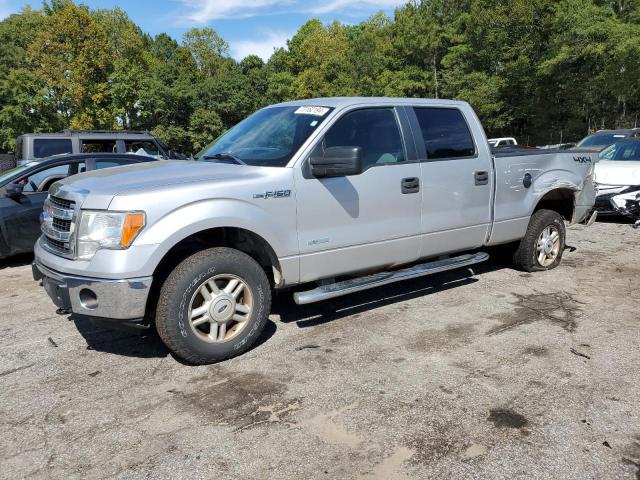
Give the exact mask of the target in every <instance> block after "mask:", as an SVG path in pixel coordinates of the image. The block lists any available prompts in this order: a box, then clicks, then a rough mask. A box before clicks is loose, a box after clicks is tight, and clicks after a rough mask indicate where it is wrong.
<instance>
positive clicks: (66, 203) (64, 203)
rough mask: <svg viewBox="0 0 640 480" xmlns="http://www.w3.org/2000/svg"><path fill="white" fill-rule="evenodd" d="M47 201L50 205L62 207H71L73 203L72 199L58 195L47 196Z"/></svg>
mask: <svg viewBox="0 0 640 480" xmlns="http://www.w3.org/2000/svg"><path fill="white" fill-rule="evenodd" d="M49 202H51V205H52V206H54V207H58V208H64V209H73V204H74V203H75V202H74V201H73V200H67V199H65V198H58V197H49Z"/></svg>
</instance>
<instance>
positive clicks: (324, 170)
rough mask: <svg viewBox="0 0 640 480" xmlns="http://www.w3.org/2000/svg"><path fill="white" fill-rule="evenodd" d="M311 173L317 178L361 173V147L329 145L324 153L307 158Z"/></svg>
mask: <svg viewBox="0 0 640 480" xmlns="http://www.w3.org/2000/svg"><path fill="white" fill-rule="evenodd" d="M309 163H310V165H311V174H312V175H313V176H314V177H317V178H324V177H344V176H346V175H359V174H360V173H362V148H361V147H329V148H327V149H325V151H324V155H322V156H312V157H311V158H310V159H309Z"/></svg>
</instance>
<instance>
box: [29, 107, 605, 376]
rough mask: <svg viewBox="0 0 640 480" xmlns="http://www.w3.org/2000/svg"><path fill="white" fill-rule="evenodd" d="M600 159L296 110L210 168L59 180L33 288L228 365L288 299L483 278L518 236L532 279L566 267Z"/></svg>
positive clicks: (257, 129) (429, 118) (408, 118)
mask: <svg viewBox="0 0 640 480" xmlns="http://www.w3.org/2000/svg"><path fill="white" fill-rule="evenodd" d="M595 157H596V154H594V153H589V152H583V151H562V152H553V151H548V150H547V151H544V152H542V151H535V150H523V151H522V152H518V151H517V150H516V151H514V150H509V151H506V152H504V153H500V152H496V153H495V154H492V153H491V150H490V147H489V144H488V142H487V138H486V136H485V133H484V131H483V128H482V125H481V124H480V121H479V120H478V118H477V117H476V115H475V113H474V112H473V110H472V109H471V107H470V106H469V105H468V104H467V103H464V102H458V101H447V100H421V99H395V98H323V99H313V100H304V101H295V102H289V103H282V104H278V105H273V106H270V107H266V108H263V109H262V110H259V111H258V112H256V113H254V114H253V115H251V116H249V117H248V118H247V119H245V120H244V121H242V122H241V123H239V124H238V125H237V126H235V127H234V128H232V129H230V130H229V131H228V132H227V133H225V134H224V135H222V136H221V137H220V138H218V139H217V140H216V141H214V142H213V143H212V144H211V145H210V146H209V147H207V148H206V149H205V150H204V151H203V152H202V153H201V154H200V155H199V157H198V160H197V161H186V162H185V161H166V162H157V163H151V164H147V165H136V166H127V167H122V168H116V169H108V170H101V171H96V172H89V173H85V174H81V175H78V176H75V177H72V178H69V179H65V180H62V181H60V182H58V183H56V184H54V186H53V187H52V190H51V191H50V196H49V198H48V200H47V202H46V204H45V208H44V212H43V217H42V232H43V235H42V236H41V237H40V239H39V240H38V242H37V244H36V246H35V262H34V266H33V270H34V277H35V278H36V279H42V281H43V285H44V287H45V289H46V291H47V293H48V294H49V296H50V297H51V298H52V299H53V301H54V302H55V303H56V305H57V306H58V307H60V308H62V309H64V310H68V311H70V312H72V313H73V314H74V315H78V316H88V317H92V318H94V319H100V320H105V319H110V320H111V321H114V322H123V323H136V322H137V323H138V324H142V325H150V324H153V323H155V327H156V329H157V331H158V333H159V335H160V337H161V338H162V339H163V341H164V342H165V343H166V345H167V346H168V347H169V348H170V349H171V350H173V351H174V352H175V353H176V354H177V355H179V356H180V357H183V358H184V359H186V360H188V361H190V362H192V363H207V362H213V361H217V360H221V359H225V358H229V357H231V356H234V355H237V354H240V353H242V352H244V351H246V350H247V349H248V348H250V346H251V345H252V344H253V343H254V342H255V340H256V339H257V338H258V336H259V335H260V332H261V331H262V329H263V327H264V325H265V322H266V321H267V317H268V315H269V311H270V304H271V295H272V291H273V290H274V289H275V290H277V289H283V288H288V287H291V286H295V285H300V286H298V287H297V288H296V293H295V294H294V299H295V301H296V302H297V303H299V304H304V303H310V302H315V301H320V300H326V299H330V298H333V297H336V296H339V295H344V294H347V293H350V292H355V291H358V290H363V289H365V288H371V287H375V286H379V285H384V284H387V283H390V282H394V281H397V280H402V279H405V278H413V277H417V276H420V275H428V274H431V273H434V272H440V271H444V270H448V269H453V268H459V267H464V266H469V265H472V264H474V263H478V262H481V261H483V260H485V259H486V258H487V257H488V256H487V254H486V253H483V252H479V249H481V248H482V247H485V246H492V245H499V244H508V243H512V242H519V244H518V246H517V250H516V252H515V254H514V261H515V263H516V265H517V266H518V267H519V268H522V269H524V270H527V271H535V270H547V269H550V268H554V267H555V266H557V265H558V263H559V262H560V259H561V257H562V253H563V250H564V248H565V222H583V221H585V220H586V219H587V217H589V216H590V213H591V211H592V208H593V204H594V198H595V189H594V187H593V181H592V173H593V163H594V161H595V159H596V158H595ZM469 251H472V252H473V253H464V252H469ZM434 258H435V259H436V260H429V259H434ZM305 284H306V285H308V288H307V289H306V290H305V288H304V285H305Z"/></svg>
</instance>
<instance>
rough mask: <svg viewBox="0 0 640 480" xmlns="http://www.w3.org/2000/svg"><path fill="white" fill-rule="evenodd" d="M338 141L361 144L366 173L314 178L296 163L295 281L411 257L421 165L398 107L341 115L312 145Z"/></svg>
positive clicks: (417, 224)
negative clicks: (411, 155)
mask: <svg viewBox="0 0 640 480" xmlns="http://www.w3.org/2000/svg"><path fill="white" fill-rule="evenodd" d="M335 146H345V147H347V146H351V147H353V146H358V147H360V148H361V149H362V155H363V172H362V173H361V174H359V175H351V176H345V177H337V178H322V179H318V178H314V177H312V176H311V175H310V173H309V169H308V168H306V167H307V166H308V165H304V166H303V168H302V169H296V176H295V182H296V199H297V205H298V239H299V247H300V280H301V281H303V282H305V281H312V280H317V279H321V278H327V277H332V276H334V275H337V274H344V273H350V272H356V271H363V270H367V269H374V268H384V267H389V266H392V265H396V264H402V263H407V262H411V261H414V260H416V259H417V257H418V248H419V240H418V234H419V230H420V204H421V188H420V182H419V176H420V164H419V163H417V162H415V161H410V160H409V159H408V157H407V151H406V149H405V143H404V141H403V134H402V131H401V128H400V122H399V116H398V112H397V111H396V109H394V108H393V107H387V108H360V109H357V110H351V111H349V112H347V113H345V114H343V115H342V117H340V118H339V119H338V120H337V121H336V122H334V124H333V125H332V126H331V127H330V128H329V130H328V131H327V133H326V134H325V135H324V137H323V138H322V139H321V140H320V141H319V144H318V146H317V147H316V148H328V147H335ZM305 162H308V159H306V160H305Z"/></svg>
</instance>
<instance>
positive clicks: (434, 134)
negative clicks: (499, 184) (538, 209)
mask: <svg viewBox="0 0 640 480" xmlns="http://www.w3.org/2000/svg"><path fill="white" fill-rule="evenodd" d="M407 114H408V115H409V117H410V119H411V122H412V126H413V131H414V134H415V137H416V147H417V150H418V156H419V158H420V180H421V184H422V205H421V207H422V219H421V227H420V228H421V240H420V256H421V257H429V256H434V255H440V254H443V253H450V252H455V251H461V250H467V249H471V248H476V247H480V246H482V245H483V244H484V243H485V241H486V238H487V235H488V232H489V228H490V225H491V215H492V207H491V202H492V195H493V193H492V192H493V174H492V160H491V153H490V151H489V148H488V145H486V144H485V143H484V142H482V144H478V142H476V141H475V139H480V138H482V139H484V138H485V137H484V132H483V131H482V127H481V126H480V124H479V122H478V121H477V120H476V118H475V115H473V113H471V109H470V108H469V109H468V111H465V112H463V111H462V110H461V109H460V108H458V107H452V106H415V107H412V108H408V109H407Z"/></svg>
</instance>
